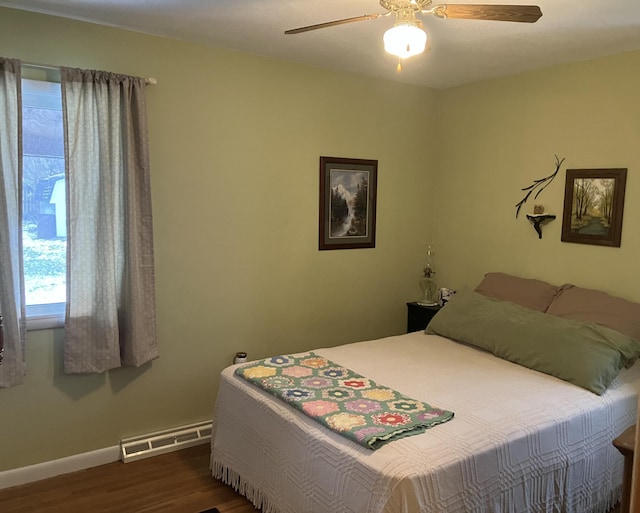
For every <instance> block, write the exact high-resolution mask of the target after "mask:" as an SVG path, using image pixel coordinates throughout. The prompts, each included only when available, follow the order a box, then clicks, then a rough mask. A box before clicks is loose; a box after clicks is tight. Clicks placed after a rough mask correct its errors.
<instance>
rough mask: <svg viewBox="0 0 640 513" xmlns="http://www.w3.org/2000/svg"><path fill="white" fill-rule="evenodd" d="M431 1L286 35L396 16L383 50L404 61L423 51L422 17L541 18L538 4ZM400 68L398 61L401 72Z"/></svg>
mask: <svg viewBox="0 0 640 513" xmlns="http://www.w3.org/2000/svg"><path fill="white" fill-rule="evenodd" d="M431 4H432V0H404V1H403V0H380V5H381V6H382V7H383V8H384V9H386V12H383V13H378V14H365V15H364V16H356V17H354V18H345V19H342V20H335V21H328V22H325V23H319V24H317V25H309V26H307V27H300V28H295V29H291V30H286V31H285V34H300V33H302V32H309V31H310V30H317V29H321V28H327V27H333V26H335V25H343V24H345V23H353V22H356V21H367V20H376V19H378V18H382V17H385V16H390V15H391V14H395V17H396V22H395V24H394V26H393V27H392V28H390V29H389V30H387V31H386V32H385V34H384V48H385V50H386V51H387V52H389V53H390V54H392V55H395V56H397V57H398V58H399V59H405V58H407V57H411V56H413V55H418V54H420V53H422V52H424V49H425V46H426V43H427V34H426V32H425V31H424V26H423V24H422V21H421V20H420V18H418V15H419V14H433V15H434V16H437V17H438V18H444V19H448V18H450V19H465V20H493V21H515V22H521V23H535V22H536V21H538V19H539V18H540V17H541V16H542V11H541V10H540V7H538V6H537V5H480V4H438V5H431ZM400 69H401V66H400V63H399V62H398V71H400Z"/></svg>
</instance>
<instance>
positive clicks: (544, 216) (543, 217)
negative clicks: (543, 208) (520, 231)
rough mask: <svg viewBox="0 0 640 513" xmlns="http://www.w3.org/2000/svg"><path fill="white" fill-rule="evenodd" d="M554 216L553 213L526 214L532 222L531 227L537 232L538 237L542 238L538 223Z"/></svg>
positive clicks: (549, 219)
mask: <svg viewBox="0 0 640 513" xmlns="http://www.w3.org/2000/svg"><path fill="white" fill-rule="evenodd" d="M555 218H556V216H554V215H553V214H533V215H531V214H527V219H528V220H529V221H531V222H532V223H533V228H534V229H535V230H536V232H537V233H538V238H539V239H541V238H542V228H541V227H540V225H541V224H542V223H546V222H547V221H551V220H553V219H555Z"/></svg>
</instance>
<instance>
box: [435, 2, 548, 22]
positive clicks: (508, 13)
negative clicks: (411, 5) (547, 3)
mask: <svg viewBox="0 0 640 513" xmlns="http://www.w3.org/2000/svg"><path fill="white" fill-rule="evenodd" d="M426 12H431V13H433V14H435V15H436V16H438V17H440V18H454V19H462V20H494V21H517V22H521V23H535V22H536V21H538V19H539V18H540V16H542V11H541V10H540V7H538V6H537V5H480V4H441V5H436V6H434V7H433V8H431V9H429V10H428V11H426Z"/></svg>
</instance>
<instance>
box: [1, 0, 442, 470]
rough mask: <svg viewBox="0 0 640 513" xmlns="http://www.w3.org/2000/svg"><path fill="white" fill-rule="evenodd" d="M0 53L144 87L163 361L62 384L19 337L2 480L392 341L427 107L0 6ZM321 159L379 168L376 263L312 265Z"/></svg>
mask: <svg viewBox="0 0 640 513" xmlns="http://www.w3.org/2000/svg"><path fill="white" fill-rule="evenodd" d="M0 55H2V56H4V57H14V58H19V59H22V60H23V61H27V62H32V63H42V64H51V65H64V66H72V67H83V68H91V69H104V70H109V71H115V72H119V73H128V74H134V75H138V76H145V77H155V78H156V79H157V80H158V85H157V86H153V87H150V88H149V89H148V90H147V91H148V116H149V125H150V126H149V131H150V146H151V164H152V188H153V209H154V233H155V248H156V276H157V308H158V334H159V345H160V353H161V356H160V358H159V359H158V360H156V361H154V362H152V364H150V365H147V366H145V367H143V368H141V369H118V370H115V371H112V372H109V373H107V374H105V375H98V376H66V375H65V374H64V373H63V372H62V369H61V366H62V363H61V362H62V343H63V331H62V330H45V331H39V332H30V333H29V334H28V337H27V365H28V369H27V377H26V382H25V383H24V384H23V385H21V386H19V387H15V388H12V389H5V390H0V440H2V443H1V444H0V471H2V470H6V469H11V468H16V467H21V466H25V465H30V464H34V463H38V462H42V461H48V460H51V459H55V458H60V457H64V456H69V455H72V454H77V453H81V452H86V451H91V450H94V449H99V448H103V447H109V446H113V445H116V444H118V442H119V440H120V439H121V438H122V437H129V436H135V435H139V434H144V433H148V432H151V431H155V430H160V429H165V428H171V427H174V426H179V425H183V424H187V423H191V422H196V421H201V420H205V419H207V418H210V417H211V414H212V412H213V405H214V401H215V395H216V391H217V385H218V374H219V372H220V370H221V369H223V368H224V367H226V366H227V365H229V364H230V363H231V361H232V358H233V355H234V354H235V352H236V351H238V350H245V351H247V352H248V353H249V357H250V358H258V357H261V356H266V355H268V354H274V353H280V352H293V351H303V350H306V349H310V348H313V347H319V346H332V345H337V344H341V343H344V342H350V341H356V340H364V339H370V338H377V337H383V336H387V335H393V334H399V333H402V332H403V330H404V329H405V325H406V306H405V302H406V301H411V300H413V299H415V298H417V297H418V295H419V290H418V287H417V277H418V275H419V270H420V266H421V263H422V258H423V249H424V247H425V243H426V241H427V240H428V239H429V238H430V237H431V222H430V219H431V216H430V208H431V206H432V196H433V188H432V186H431V181H432V177H433V166H432V162H433V159H434V158H433V157H432V155H434V153H435V149H436V144H435V131H434V129H435V121H436V120H435V116H436V114H437V112H436V104H435V93H434V92H433V91H429V90H424V89H422V88H419V87H414V86H406V85H401V84H397V83H393V82H386V81H380V80H373V79H369V78H366V77H361V76H357V75H353V74H347V73H337V72H332V71H326V70H320V69H316V68H312V67H305V66H301V65H295V64H290V63H284V62H280V61H275V60H270V59H266V58H262V57H258V56H252V55H246V54H241V53H238V52H232V51H226V50H219V49H213V48H209V47H205V46H200V45H194V44H187V43H184V42H179V41H172V40H169V39H163V38H156V37H150V36H145V35H140V34H134V33H131V32H126V31H121V30H117V29H113V28H105V27H100V26H96V25H92V24H88V23H82V22H75V21H69V20H63V19H59V18H53V17H49V16H44V15H37V14H29V13H25V12H21V11H16V10H9V9H1V8H0ZM321 155H326V156H336V157H351V158H366V159H377V160H378V165H379V177H378V203H377V206H378V217H377V241H376V248H375V249H361V250H340V251H322V252H320V251H318V194H319V193H318V184H319V157H320V156H321Z"/></svg>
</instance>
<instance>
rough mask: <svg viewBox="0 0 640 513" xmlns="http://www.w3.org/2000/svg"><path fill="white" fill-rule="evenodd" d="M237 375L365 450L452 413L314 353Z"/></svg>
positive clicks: (246, 369) (265, 362)
mask: <svg viewBox="0 0 640 513" xmlns="http://www.w3.org/2000/svg"><path fill="white" fill-rule="evenodd" d="M235 372H236V374H237V375H238V376H240V377H242V378H244V379H246V380H247V381H249V382H250V383H252V384H254V385H256V386H257V387H260V388H261V389H263V390H265V391H266V392H268V393H270V394H273V395H275V396H276V397H278V398H280V399H282V400H283V401H285V402H287V403H288V404H290V405H291V406H292V407H294V408H296V409H298V410H300V411H302V412H303V413H304V414H306V415H307V416H309V417H311V418H312V419H314V420H316V421H317V422H319V423H320V424H322V425H323V426H325V427H327V428H329V429H331V430H332V431H334V432H336V433H338V434H340V435H342V436H344V437H346V438H348V439H350V440H353V441H354V442H356V443H358V444H360V445H362V446H364V447H367V448H369V449H378V448H380V447H381V446H382V445H384V444H385V443H388V442H391V441H393V440H398V439H400V438H403V437H405V436H411V435H417V434H420V433H422V432H424V431H425V430H426V429H429V428H431V427H433V426H435V425H437V424H442V423H444V422H447V421H449V420H451V419H452V418H453V412H450V411H447V410H443V409H440V408H437V407H434V406H431V405H429V404H427V403H424V402H421V401H417V400H415V399H411V398H410V397H406V396H404V395H402V394H400V393H399V392H397V391H395V390H392V389H391V388H387V387H384V386H380V385H378V384H376V383H375V382H374V381H372V380H370V379H367V378H365V377H364V376H361V375H359V374H356V373H355V372H353V371H352V370H349V369H347V368H345V367H342V366H341V365H339V364H337V363H334V362H332V361H331V360H327V359H326V358H323V357H321V356H319V355H317V354H315V353H313V352H310V353H306V354H303V355H297V356H292V355H280V356H273V357H271V358H267V359H265V360H259V361H257V362H253V363H250V364H246V365H243V366H241V367H238V368H237V369H236V371H235Z"/></svg>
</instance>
